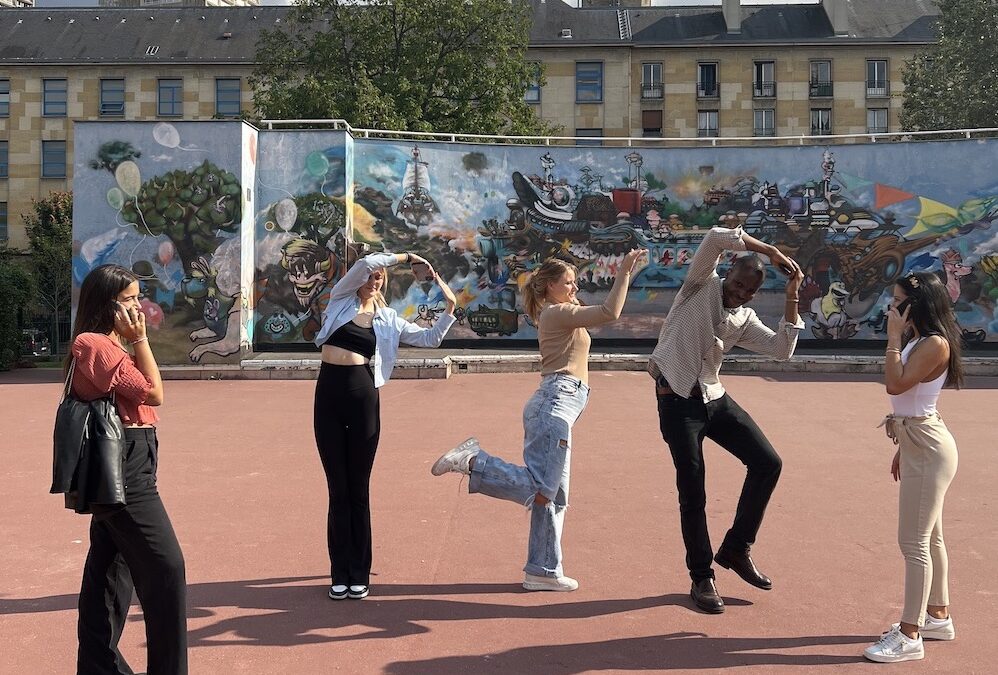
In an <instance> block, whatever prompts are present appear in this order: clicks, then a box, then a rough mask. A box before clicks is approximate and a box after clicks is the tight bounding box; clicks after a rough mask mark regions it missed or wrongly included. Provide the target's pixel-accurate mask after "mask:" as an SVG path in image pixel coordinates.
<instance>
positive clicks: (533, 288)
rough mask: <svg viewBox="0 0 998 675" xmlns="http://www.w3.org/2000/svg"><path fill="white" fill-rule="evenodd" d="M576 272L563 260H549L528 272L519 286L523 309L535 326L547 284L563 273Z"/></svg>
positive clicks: (544, 298) (544, 297) (539, 315)
mask: <svg viewBox="0 0 998 675" xmlns="http://www.w3.org/2000/svg"><path fill="white" fill-rule="evenodd" d="M568 271H572V272H576V270H575V266H574V265H570V264H569V263H567V262H565V261H564V260H558V259H557V258H551V259H549V260H547V261H546V262H545V263H544V264H543V265H541V266H540V267H538V268H537V269H535V270H534V271H533V272H530V273H529V274H528V275H527V277H526V279H525V280H524V281H523V282H522V283H521V285H520V292H521V293H522V294H523V309H524V311H525V312H526V313H527V316H529V317H530V318H531V320H533V322H534V323H535V324H536V323H537V322H538V321H539V320H540V317H541V308H542V307H543V306H544V301H545V300H546V296H547V288H548V284H549V283H551V282H552V281H557V280H558V279H560V278H561V277H562V275H563V274H565V272H568ZM576 274H577V272H576Z"/></svg>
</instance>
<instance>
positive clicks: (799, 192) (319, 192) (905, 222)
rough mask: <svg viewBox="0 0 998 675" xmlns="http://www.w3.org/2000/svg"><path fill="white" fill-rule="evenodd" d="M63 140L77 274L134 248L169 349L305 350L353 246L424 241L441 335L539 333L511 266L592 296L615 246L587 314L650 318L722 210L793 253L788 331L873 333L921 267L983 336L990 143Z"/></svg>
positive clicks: (640, 325) (224, 355)
mask: <svg viewBox="0 0 998 675" xmlns="http://www.w3.org/2000/svg"><path fill="white" fill-rule="evenodd" d="M76 139H77V140H76V167H75V170H76V174H75V177H74V191H75V205H76V212H75V214H74V223H75V224H74V258H73V264H74V280H75V282H76V284H79V282H80V281H81V280H82V278H83V276H84V275H85V274H86V272H87V271H89V270H90V269H92V268H93V267H94V266H96V265H98V264H101V263H104V262H118V263H120V264H123V265H126V266H128V267H129V268H131V269H132V270H134V271H135V272H136V273H137V274H138V275H139V277H140V279H141V283H142V292H143V300H142V303H143V308H144V311H145V313H146V316H147V318H148V321H149V324H150V325H151V326H153V328H154V330H157V331H159V336H158V342H161V343H165V344H164V345H163V346H162V347H161V348H159V349H158V353H159V352H163V353H164V356H163V358H164V362H174V363H177V362H186V363H201V362H212V361H218V360H225V359H229V360H232V359H235V358H238V354H239V353H240V352H241V351H244V350H245V349H249V348H251V349H258V350H266V349H276V348H288V349H303V348H307V349H310V347H308V344H309V343H310V342H311V340H312V339H313V337H314V335H315V333H316V331H317V329H318V327H319V320H320V317H321V314H322V311H323V309H324V307H325V305H326V302H327V298H328V294H329V291H330V289H331V287H332V285H333V284H334V283H335V282H336V280H337V279H338V278H339V277H340V276H341V275H342V274H343V272H344V271H345V270H346V269H347V268H348V267H349V265H350V264H352V262H353V256H354V255H355V253H354V251H355V250H356V249H357V248H359V247H364V248H367V249H370V250H385V251H392V252H400V251H410V250H411V251H415V252H418V253H420V254H421V255H423V256H425V257H426V258H427V259H429V260H430V261H432V262H433V264H434V266H435V268H436V269H437V271H438V272H439V273H440V274H441V277H442V278H443V279H444V280H446V281H447V283H448V284H449V285H450V286H451V288H453V289H454V291H455V293H456V294H457V297H458V303H459V307H458V311H457V315H458V319H459V322H458V324H457V325H456V326H455V327H454V328H453V329H451V331H450V333H449V335H448V337H449V338H450V339H462V338H463V339H479V338H501V339H511V340H517V339H519V340H523V339H532V338H535V337H536V329H535V327H534V326H532V325H531V323H530V321H529V319H528V317H526V315H525V314H524V312H523V308H522V303H521V296H520V291H519V283H520V282H521V281H522V279H523V277H524V275H525V274H527V273H528V272H530V271H531V270H533V269H534V268H536V267H537V266H538V265H540V264H541V263H542V262H543V261H544V260H546V259H547V258H550V257H552V256H558V257H560V258H563V259H565V260H568V261H570V262H572V263H573V264H575V265H576V266H577V267H578V269H579V283H580V293H579V296H580V299H581V300H582V301H583V302H585V303H587V304H592V303H598V302H601V301H602V300H603V298H604V297H605V294H606V293H607V291H608V289H609V288H610V287H611V285H612V284H613V280H614V278H615V275H616V272H617V268H618V265H619V263H620V261H621V259H622V257H623V255H624V253H625V252H626V251H628V250H629V249H631V248H634V247H642V248H647V249H648V250H649V251H650V254H651V255H650V256H649V261H648V264H647V265H645V266H644V267H643V268H642V269H641V270H640V271H639V273H637V274H636V275H634V278H633V280H632V282H631V288H630V298H629V300H628V304H627V307H626V310H625V314H624V316H623V317H622V319H621V320H620V321H618V322H616V323H614V324H612V325H609V326H606V327H602V328H600V329H597V330H594V331H593V334H594V337H597V338H608V339H616V340H628V339H636V338H640V339H648V338H654V337H655V335H656V333H657V328H658V326H659V324H660V321H661V319H662V317H663V316H664V315H665V313H666V312H667V311H668V309H669V307H670V304H671V302H672V299H673V298H674V297H675V294H676V292H677V291H678V289H679V287H680V286H681V285H682V283H683V280H684V279H685V275H686V270H687V267H688V265H689V262H690V260H691V258H692V256H693V254H694V252H695V251H696V249H697V246H698V245H699V242H700V241H701V240H702V238H703V236H704V234H706V232H707V230H709V229H710V228H711V227H715V226H718V225H721V226H729V227H730V226H736V225H738V226H741V227H743V228H744V229H745V231H746V232H748V233H750V234H751V235H753V236H755V237H756V238H759V239H762V240H764V241H766V242H769V243H771V244H773V245H775V246H777V247H779V248H780V249H781V250H782V251H783V252H784V253H786V254H787V255H790V256H792V257H794V258H795V259H796V260H798V262H800V264H801V266H802V268H803V269H804V270H805V273H806V279H805V282H804V285H803V286H802V288H801V293H800V306H799V311H800V313H801V315H802V316H803V317H804V319H805V321H806V323H807V330H806V331H805V333H804V337H805V338H806V339H812V340H821V341H822V343H823V344H832V343H834V342H843V341H853V342H855V341H862V340H882V339H884V336H885V333H884V330H885V326H886V316H885V313H884V310H885V307H886V305H887V303H888V301H889V298H890V296H891V292H892V289H891V287H892V284H893V283H894V281H895V280H896V279H897V278H898V277H900V276H901V275H903V274H905V273H907V272H909V271H912V270H920V271H931V272H935V273H936V274H938V275H939V277H940V279H942V280H943V282H944V283H945V284H946V288H947V289H948V291H949V296H950V300H951V301H952V303H953V308H954V311H955V313H956V316H957V318H958V321H959V323H960V326H961V329H962V331H963V334H964V337H965V339H966V340H967V341H968V342H970V343H981V342H998V319H996V316H995V304H996V302H998V225H996V224H995V222H996V220H998V181H996V180H995V179H994V175H995V174H996V172H995V171H994V167H993V166H992V165H993V164H994V163H995V159H994V158H996V150H998V141H993V140H966V141H940V142H918V143H889V144H879V143H878V144H867V145H849V146H836V147H820V146H810V147H803V146H802V147H781V148H762V147H748V148H747V147H737V148H654V149H649V148H600V147H551V146H523V145H491V146H489V145H470V144H455V143H435V142H402V141H388V140H383V139H368V138H364V139H354V138H352V137H351V136H350V135H349V134H347V133H346V132H341V131H257V130H256V129H253V128H252V127H250V126H248V125H244V124H242V123H239V122H210V123H209V122H203V123H176V124H164V123H124V124H122V123H119V124H105V123H82V124H80V125H79V127H78V129H77V136H76ZM969 156H973V157H974V158H975V159H974V161H973V162H969V161H967V158H968V157H969ZM957 168H958V169H957ZM731 259H732V258H731V257H729V258H728V259H726V260H722V263H721V268H720V271H721V273H722V274H723V273H724V271H725V268H726V266H727V265H728V264H729V263H730V262H731ZM782 285H783V280H782V278H781V276H780V275H778V274H777V273H776V272H774V271H772V270H770V271H769V272H768V277H767V279H766V281H765V283H764V286H763V291H761V292H760V293H759V294H758V295H757V296H756V299H755V300H754V302H753V306H754V307H755V309H756V311H757V312H758V313H759V314H760V315H761V316H762V317H763V319H764V320H766V321H767V322H770V323H775V322H776V321H777V320H778V318H779V314H780V313H781V312H782V307H783V300H782V292H781V290H782ZM386 295H387V296H388V299H389V302H390V303H391V304H392V306H393V307H394V308H395V309H396V310H397V311H398V312H399V313H400V314H402V315H403V316H405V317H406V318H408V319H410V320H412V321H416V322H418V323H420V324H422V325H431V324H432V323H433V322H434V321H435V320H436V318H437V316H438V315H439V314H440V312H441V311H442V310H443V308H444V301H443V297H442V296H441V294H440V292H439V290H438V288H437V287H436V286H435V285H434V284H430V283H423V282H419V281H416V280H415V279H414V278H413V277H412V275H411V273H410V272H409V271H408V269H406V268H405V267H404V266H403V267H400V268H397V269H396V270H394V271H393V273H392V275H391V283H390V284H389V286H388V288H387V292H386Z"/></svg>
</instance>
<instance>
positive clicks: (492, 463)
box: [468, 374, 589, 577]
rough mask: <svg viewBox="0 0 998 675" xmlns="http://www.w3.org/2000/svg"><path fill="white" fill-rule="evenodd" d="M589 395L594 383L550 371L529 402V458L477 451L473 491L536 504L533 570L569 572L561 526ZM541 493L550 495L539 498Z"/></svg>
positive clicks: (526, 410) (532, 507)
mask: <svg viewBox="0 0 998 675" xmlns="http://www.w3.org/2000/svg"><path fill="white" fill-rule="evenodd" d="M588 400H589V387H587V386H586V385H584V384H582V382H581V381H580V380H579V379H578V378H575V377H571V376H569V375H560V374H554V375H545V376H543V377H542V378H541V386H540V387H539V388H538V389H537V391H536V392H534V395H533V396H531V397H530V400H529V401H527V405H526V406H525V407H524V408H523V463H524V464H526V466H519V465H516V464H510V463H508V462H504V461H503V460H501V459H499V458H498V457H493V456H492V455H490V454H488V453H487V452H485V451H481V452H479V453H478V455H476V456H475V464H474V467H473V468H472V471H471V480H470V481H469V484H468V491H469V492H480V493H482V494H483V495H488V496H490V497H496V498H498V499H506V500H509V501H511V502H516V503H517V504H521V505H523V506H526V507H527V508H529V509H530V540H529V543H528V545H527V564H526V565H525V566H524V568H523V570H524V571H525V572H526V573H527V574H534V575H537V576H546V577H560V576H562V575H563V570H562V566H561V531H562V527H563V525H564V522H565V509H566V508H567V507H568V478H569V475H570V473H571V458H572V425H573V424H575V421H576V420H577V419H579V416H580V415H581V414H582V411H583V410H585V408H586V402H587V401H588ZM537 493H540V494H542V495H544V496H545V497H547V498H548V499H549V500H551V501H549V502H548V503H547V504H544V505H543V506H542V505H540V504H535V503H534V497H535V496H536V495H537Z"/></svg>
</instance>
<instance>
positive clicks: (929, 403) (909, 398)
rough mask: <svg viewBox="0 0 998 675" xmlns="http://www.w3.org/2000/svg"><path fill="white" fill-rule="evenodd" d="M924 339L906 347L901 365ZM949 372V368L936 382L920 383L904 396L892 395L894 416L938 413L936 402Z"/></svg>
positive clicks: (912, 342) (921, 415) (917, 415)
mask: <svg viewBox="0 0 998 675" xmlns="http://www.w3.org/2000/svg"><path fill="white" fill-rule="evenodd" d="M924 339H925V338H919V339H917V340H912V341H911V342H909V343H908V344H907V345H905V348H904V350H903V351H902V352H901V363H904V364H907V363H908V356H909V355H910V354H911V350H912V349H914V348H915V345H917V344H918V343H919V342H921V341H922V340H924ZM948 372H949V369H948V368H947V369H946V370H944V371H943V372H942V375H940V376H939V377H937V378H936V379H934V380H930V381H929V382H919V383H918V384H916V385H915V386H914V387H912V388H911V389H909V390H908V391H906V392H904V393H903V394H897V395H896V396H895V395H891V406H892V407H893V408H894V414H895V415H900V416H902V417H924V416H926V415H931V414H933V413H934V412H936V401H937V400H939V392H941V391H942V390H943V384H945V382H946V375H947V373H948Z"/></svg>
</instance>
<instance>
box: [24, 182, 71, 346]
mask: <svg viewBox="0 0 998 675" xmlns="http://www.w3.org/2000/svg"><path fill="white" fill-rule="evenodd" d="M21 219H22V220H23V221H24V229H25V232H26V233H27V235H28V250H29V251H30V252H31V270H32V273H33V275H34V278H35V288H36V292H35V297H36V298H37V300H38V301H39V302H40V303H41V305H42V307H43V308H44V309H45V310H46V311H47V312H48V313H49V316H50V317H51V319H52V338H53V339H52V354H53V355H56V354H58V353H59V339H58V335H59V320H60V319H61V318H62V317H68V316H69V312H70V306H71V302H72V285H73V193H72V192H50V193H49V196H48V197H47V198H46V199H38V200H35V199H32V200H31V211H30V212H29V213H26V214H24V215H22V216H21Z"/></svg>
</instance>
